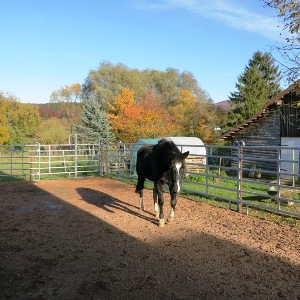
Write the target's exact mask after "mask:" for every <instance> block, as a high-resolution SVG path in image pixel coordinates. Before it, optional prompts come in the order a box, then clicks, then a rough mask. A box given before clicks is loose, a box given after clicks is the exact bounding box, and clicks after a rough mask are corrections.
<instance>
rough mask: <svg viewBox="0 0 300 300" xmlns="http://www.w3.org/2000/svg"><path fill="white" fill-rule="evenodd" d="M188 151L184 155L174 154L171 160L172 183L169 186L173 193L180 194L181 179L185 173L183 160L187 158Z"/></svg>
mask: <svg viewBox="0 0 300 300" xmlns="http://www.w3.org/2000/svg"><path fill="white" fill-rule="evenodd" d="M188 155H189V151H187V152H184V153H177V154H175V153H174V156H173V160H172V177H173V178H172V182H171V185H170V191H172V192H174V193H179V192H180V186H181V181H182V177H183V175H184V171H185V159H186V158H187V157H188Z"/></svg>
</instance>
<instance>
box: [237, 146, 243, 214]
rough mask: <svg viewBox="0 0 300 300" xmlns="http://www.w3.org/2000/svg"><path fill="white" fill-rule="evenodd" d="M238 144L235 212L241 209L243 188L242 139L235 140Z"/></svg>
mask: <svg viewBox="0 0 300 300" xmlns="http://www.w3.org/2000/svg"><path fill="white" fill-rule="evenodd" d="M237 146H238V152H237V158H238V170H237V203H236V204H237V208H236V209H237V212H239V213H240V212H241V211H242V207H243V203H242V201H243V194H242V189H243V183H242V180H243V151H244V149H243V147H244V146H245V142H244V141H238V142H237Z"/></svg>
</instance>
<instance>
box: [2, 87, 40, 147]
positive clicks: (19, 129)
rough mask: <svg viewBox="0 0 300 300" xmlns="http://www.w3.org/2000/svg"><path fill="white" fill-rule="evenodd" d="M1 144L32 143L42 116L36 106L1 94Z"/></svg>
mask: <svg viewBox="0 0 300 300" xmlns="http://www.w3.org/2000/svg"><path fill="white" fill-rule="evenodd" d="M0 115H1V116H0V143H1V144H3V143H4V144H5V143H7V144H8V143H9V144H21V143H28V142H31V141H32V139H33V138H34V137H35V134H36V132H37V131H38V126H39V123H40V115H39V109H38V106H37V105H35V104H22V103H20V102H19V100H18V99H17V98H16V97H15V96H12V95H9V94H4V93H2V92H0Z"/></svg>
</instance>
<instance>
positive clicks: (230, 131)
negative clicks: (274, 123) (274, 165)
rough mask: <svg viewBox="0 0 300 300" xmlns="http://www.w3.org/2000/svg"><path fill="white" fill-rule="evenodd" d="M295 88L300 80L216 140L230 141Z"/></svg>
mask: <svg viewBox="0 0 300 300" xmlns="http://www.w3.org/2000/svg"><path fill="white" fill-rule="evenodd" d="M297 86H300V79H299V80H297V81H296V82H295V83H294V84H292V85H291V86H289V87H288V88H287V89H285V90H283V91H282V92H280V93H279V94H278V95H276V96H275V97H273V98H272V99H270V100H269V101H268V102H267V104H265V106H264V107H263V108H262V109H261V110H260V111H259V112H257V113H256V114H255V115H253V116H252V117H250V118H249V119H247V120H245V121H244V122H242V123H241V124H239V125H237V126H236V127H234V128H232V129H230V130H228V131H226V132H225V133H223V134H222V135H221V136H220V137H218V140H227V139H230V138H231V137H232V136H233V135H234V134H236V133H237V132H238V131H240V130H242V129H243V128H245V127H246V126H248V125H250V124H252V123H255V122H256V121H257V120H258V119H260V118H262V117H263V116H264V115H265V114H266V113H268V111H269V110H270V108H271V107H272V106H274V105H278V104H280V100H281V99H282V98H283V97H284V96H285V95H286V94H288V93H289V92H290V91H292V90H294V89H295V88H296V87H297Z"/></svg>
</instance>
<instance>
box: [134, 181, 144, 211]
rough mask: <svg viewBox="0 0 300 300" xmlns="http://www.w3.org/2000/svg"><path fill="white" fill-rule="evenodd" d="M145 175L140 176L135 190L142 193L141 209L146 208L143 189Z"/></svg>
mask: <svg viewBox="0 0 300 300" xmlns="http://www.w3.org/2000/svg"><path fill="white" fill-rule="evenodd" d="M144 183H145V177H143V176H138V182H137V184H136V188H135V192H136V193H139V195H140V209H141V210H144V198H143V190H144Z"/></svg>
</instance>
